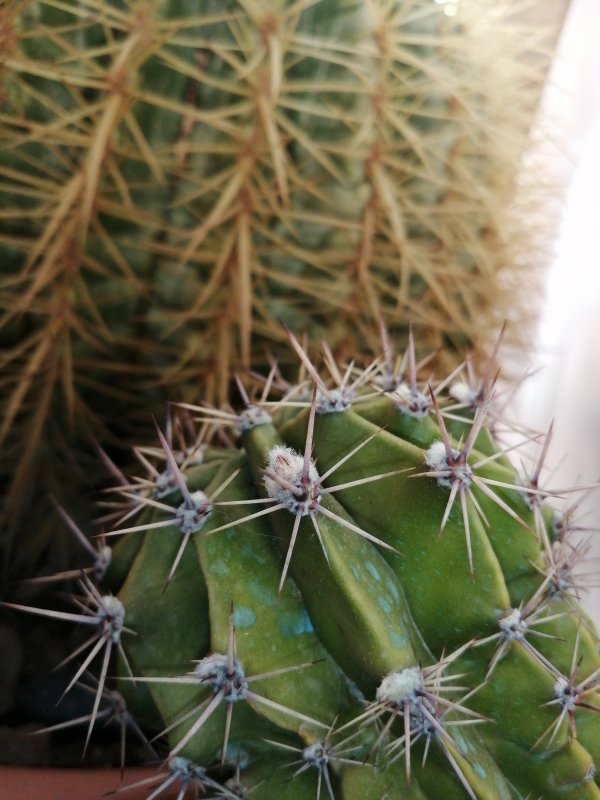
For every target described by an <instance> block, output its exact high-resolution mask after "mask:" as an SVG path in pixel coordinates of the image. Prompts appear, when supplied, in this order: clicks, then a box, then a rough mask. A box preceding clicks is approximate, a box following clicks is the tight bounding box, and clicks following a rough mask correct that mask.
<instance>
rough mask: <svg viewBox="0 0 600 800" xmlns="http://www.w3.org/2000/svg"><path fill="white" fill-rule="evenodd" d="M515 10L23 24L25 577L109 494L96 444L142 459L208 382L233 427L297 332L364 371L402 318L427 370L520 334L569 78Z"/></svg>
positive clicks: (17, 195) (10, 331)
mask: <svg viewBox="0 0 600 800" xmlns="http://www.w3.org/2000/svg"><path fill="white" fill-rule="evenodd" d="M513 6H514V4H513V3H512V2H511V3H509V2H507V1H506V0H503V2H499V0H461V2H460V7H459V8H458V13H457V14H456V16H455V17H451V16H449V15H448V14H446V13H444V12H445V11H446V10H449V6H447V5H444V4H440V3H435V2H433V0H394V2H388V0H370V2H362V0H361V2H355V0H318V2H317V1H314V2H313V0H310V2H303V1H302V0H301V1H300V2H297V1H295V0H294V2H292V1H291V0H277V2H271V1H269V2H266V0H260V1H259V2H247V1H246V0H243V1H241V2H235V0H227V2H225V0H220V2H218V3H213V2H209V1H208V0H200V1H199V2H196V1H194V2H191V0H136V1H135V2H130V3H123V2H120V0H119V1H118V0H85V1H84V0H65V2H55V0H19V1H18V2H9V3H6V4H2V8H0V112H1V113H0V151H1V154H0V250H1V255H2V264H3V270H4V272H5V273H6V274H7V276H8V278H7V280H5V281H3V282H2V283H1V284H0V346H1V348H0V349H1V350H2V353H1V354H0V371H1V372H2V374H3V379H2V387H3V389H4V391H3V395H2V401H1V404H0V416H1V417H2V422H1V424H0V446H1V447H2V454H3V455H2V461H1V462H0V482H1V483H2V486H3V490H4V488H5V489H6V499H5V500H3V502H2V504H1V510H0V520H1V521H2V522H4V521H6V522H7V526H6V534H4V536H6V540H7V541H2V542H0V545H2V549H3V552H2V554H3V556H4V558H3V559H2V561H3V562H4V563H5V564H6V565H7V566H8V565H10V566H12V567H13V570H12V571H13V577H14V576H15V575H16V574H22V572H23V566H22V565H21V564H18V563H17V566H14V562H15V561H16V562H18V561H19V560H20V559H23V560H24V561H26V562H27V563H28V564H31V563H32V562H34V561H35V560H36V559H38V558H40V556H41V555H42V553H43V550H44V548H47V546H48V542H49V537H48V535H46V536H45V537H44V536H42V535H40V534H39V533H38V536H37V539H38V540H37V541H35V542H34V541H33V540H34V534H33V533H32V532H33V531H37V532H40V531H47V530H48V527H49V525H48V523H49V521H53V519H54V518H53V517H52V515H51V514H49V513H48V509H47V506H46V505H44V500H45V498H46V497H47V496H48V495H49V494H53V495H55V496H57V497H59V498H60V499H61V502H63V504H66V505H69V506H70V507H73V505H74V503H75V502H76V501H77V499H78V498H79V497H81V496H82V494H83V492H82V490H81V486H82V484H85V485H86V488H89V487H90V486H94V480H93V478H94V477H96V476H97V473H94V471H93V468H92V467H93V463H94V458H92V459H90V458H89V451H90V449H91V445H90V440H91V436H92V435H93V436H94V437H95V438H97V439H98V440H100V441H101V442H103V443H104V444H114V443H115V441H119V442H120V441H123V440H124V439H126V440H127V441H128V442H133V441H135V440H136V436H138V437H140V438H143V436H144V431H146V432H147V431H148V427H147V420H149V419H150V415H149V411H150V410H151V408H153V409H154V412H155V413H160V409H162V407H163V405H164V401H165V399H167V398H168V399H169V400H172V399H185V398H187V399H189V398H190V397H191V396H192V393H195V392H196V391H197V387H198V385H199V383H201V384H202V386H203V393H204V396H205V397H206V398H207V399H208V398H210V399H211V400H213V401H215V400H217V399H218V400H219V402H223V401H224V400H225V399H227V397H228V391H229V380H230V376H231V372H232V370H235V369H239V368H241V367H242V368H248V367H249V366H251V365H254V366H255V365H256V363H257V362H260V363H264V361H265V350H266V349H267V348H268V349H269V350H270V351H271V352H275V351H276V350H278V349H279V351H280V352H281V349H282V344H284V337H283V336H282V333H281V327H280V325H279V320H281V319H283V320H284V321H285V322H286V323H287V324H288V325H289V326H290V327H291V328H293V329H296V330H301V329H304V328H305V327H308V326H310V328H311V330H312V331H313V332H314V334H315V335H323V336H326V337H327V339H328V341H329V343H330V345H331V346H332V347H334V348H336V349H337V350H338V352H339V351H342V350H343V349H344V348H345V347H347V348H348V349H349V351H350V352H352V353H353V354H354V353H355V352H358V351H359V350H360V348H362V347H364V346H365V345H366V346H367V348H368V347H372V346H373V344H374V340H373V338H374V337H373V331H374V326H373V320H374V319H376V318H377V315H378V314H379V313H380V312H381V313H383V314H384V316H385V317H386V319H388V321H389V322H390V324H395V325H398V319H406V318H407V317H408V316H410V317H411V318H412V319H413V322H414V323H415V324H416V325H419V327H420V330H421V331H422V334H423V342H425V337H427V345H428V346H429V347H431V349H432V350H433V349H434V348H435V347H436V346H438V345H439V344H440V343H441V342H448V341H451V342H453V343H454V344H458V346H459V349H460V350H461V352H462V347H463V345H464V344H465V343H466V342H471V343H478V342H480V341H481V331H482V330H485V329H486V328H489V327H495V325H496V324H500V323H501V322H502V321H503V320H504V319H505V318H507V317H510V318H511V319H512V320H515V321H516V322H518V323H519V324H515V325H514V326H513V327H512V328H511V334H510V335H511V336H512V335H513V334H514V335H516V334H517V333H520V332H522V331H523V330H524V325H522V324H521V323H523V321H524V319H525V317H526V316H527V315H528V312H529V308H530V304H529V303H527V302H526V301H524V302H519V301H518V300H517V299H516V293H515V291H514V288H515V284H516V283H518V284H519V285H521V283H522V280H523V275H524V274H525V273H526V274H527V275H528V277H530V276H531V269H530V267H532V266H534V265H535V263H536V255H535V248H534V247H533V246H532V231H531V225H530V223H529V221H528V220H529V219H530V218H529V216H528V215H518V214H517V215H514V214H512V213H511V203H512V201H513V199H514V195H515V176H516V174H517V171H518V169H519V167H520V164H521V162H522V157H523V153H524V150H525V149H526V147H527V142H528V139H527V137H528V131H529V129H530V125H531V119H532V115H533V113H534V109H535V107H536V100H537V96H538V92H539V88H540V85H541V81H542V75H543V68H542V69H539V70H538V68H537V65H538V64H540V62H543V64H544V65H545V64H546V63H547V55H544V56H540V53H539V49H540V45H539V41H540V39H541V38H542V37H541V35H540V33H539V32H538V31H537V30H534V31H531V30H530V31H526V30H525V31H524V30H520V29H519V28H518V26H517V25H514V24H513V22H512V20H511V15H512V14H513V12H514V7H513ZM455 10H457V9H455ZM532 53H534V54H537V55H538V56H540V58H536V59H534V60H533V61H532V60H531V59H530V58H529V56H530V55H531V54H532ZM507 108H510V110H511V113H510V114H507V113H506V109H507ZM535 181H536V184H538V185H539V175H538V174H537V173H536V175H535ZM527 202H528V203H529V204H533V199H532V197H531V196H530V195H529V194H528V200H527ZM402 327H403V326H400V325H398V332H399V331H400V330H402ZM404 330H405V327H404ZM369 340H370V341H369ZM66 450H68V452H69V457H68V458H64V457H62V456H61V457H60V458H57V455H56V454H57V453H61V454H63V453H64V452H65V451H66ZM90 476H92V478H90ZM38 487H42V491H41V492H40V493H39V494H36V493H35V492H36V488H38ZM69 487H70V488H71V489H72V491H71V495H67V488H69ZM40 496H41V499H40ZM32 509H35V510H36V511H37V512H38V513H37V515H36V516H35V517H34V518H33V519H32V517H31V512H32ZM21 530H27V532H28V533H27V539H28V545H29V546H28V547H27V548H26V547H25V546H24V543H23V537H21V536H20V535H19V534H20V531H21ZM50 530H51V531H52V533H53V532H54V530H55V526H52V527H51V528H50ZM16 542H19V546H16Z"/></svg>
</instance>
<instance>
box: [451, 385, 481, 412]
mask: <svg viewBox="0 0 600 800" xmlns="http://www.w3.org/2000/svg"><path fill="white" fill-rule="evenodd" d="M449 394H450V396H451V397H454V399H455V400H458V402H459V403H464V404H465V405H468V406H472V405H474V404H475V402H476V400H477V394H478V392H477V390H475V389H471V387H470V386H469V385H468V384H467V383H464V382H463V381H458V382H457V383H454V384H452V386H451V387H450V390H449Z"/></svg>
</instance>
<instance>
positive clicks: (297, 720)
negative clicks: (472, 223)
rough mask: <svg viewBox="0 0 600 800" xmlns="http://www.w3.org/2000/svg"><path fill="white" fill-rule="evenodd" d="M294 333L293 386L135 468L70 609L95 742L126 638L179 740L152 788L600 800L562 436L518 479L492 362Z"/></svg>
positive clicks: (160, 715) (141, 698)
mask: <svg viewBox="0 0 600 800" xmlns="http://www.w3.org/2000/svg"><path fill="white" fill-rule="evenodd" d="M291 340H292V344H293V346H294V349H295V350H296V352H297V354H298V355H299V357H300V360H301V377H300V381H299V382H298V383H297V384H289V383H287V382H286V381H285V380H284V379H283V378H282V377H281V375H280V374H279V373H278V370H277V367H276V366H274V367H273V368H272V370H271V372H270V373H269V376H268V377H267V378H266V379H265V381H264V384H263V386H262V388H260V386H257V391H260V394H255V395H253V397H254V398H255V399H250V398H249V397H248V396H247V395H246V394H245V392H244V390H243V388H241V387H240V389H241V393H242V399H243V401H244V403H243V407H242V408H241V410H237V411H234V410H231V409H221V410H218V409H214V408H212V407H210V406H208V405H206V406H197V407H195V408H194V409H192V413H194V414H195V415H196V416H197V417H198V418H199V420H200V421H201V422H202V436H201V438H200V439H196V440H195V441H194V443H193V444H192V445H189V446H186V445H185V444H184V437H183V433H182V432H181V431H180V433H179V434H177V428H176V427H175V428H171V429H170V430H169V431H167V435H166V436H165V435H163V434H162V433H160V432H159V438H160V443H161V448H160V449H159V450H158V451H156V452H155V453H154V454H152V452H151V451H144V452H143V453H141V454H140V456H141V459H142V461H143V463H144V464H145V465H146V467H147V470H148V474H147V476H145V477H143V478H138V479H135V480H134V481H132V482H131V483H129V484H127V483H123V484H122V485H120V486H119V487H118V489H117V492H118V495H119V496H120V497H121V499H122V501H123V506H122V507H121V508H118V509H116V510H115V509H114V507H113V508H112V510H111V514H113V515H116V517H117V518H119V519H120V520H121V522H120V523H119V524H116V525H115V526H114V528H115V529H114V531H108V532H107V533H106V536H107V537H110V536H113V535H115V536H116V535H118V536H119V537H120V538H119V540H118V542H117V544H116V546H115V547H114V549H113V558H112V563H111V565H110V567H109V568H108V571H107V572H106V574H105V575H104V577H103V578H102V582H101V584H100V588H96V586H95V585H94V584H93V582H92V581H91V580H90V579H88V578H85V579H83V581H82V587H83V589H84V591H85V595H86V597H85V598H84V600H83V605H82V604H81V602H79V603H78V605H79V612H78V613H77V614H69V613H65V612H63V614H62V618H63V619H65V620H67V621H69V620H74V621H76V620H77V621H83V622H84V623H86V624H88V625H90V626H92V625H93V626H95V627H96V629H97V633H96V634H95V635H94V636H93V637H92V639H90V640H89V641H88V643H87V646H88V648H90V650H89V655H88V657H87V658H86V659H85V660H84V661H83V663H82V664H81V666H80V667H79V669H78V670H77V672H76V675H75V677H74V678H73V681H72V683H73V682H74V681H75V680H77V679H78V678H79V677H80V676H81V675H82V674H83V671H84V670H85V669H86V668H87V666H88V665H89V663H90V662H91V661H92V659H94V658H95V659H97V660H98V662H99V663H100V667H99V671H100V681H99V688H98V691H97V694H96V701H95V706H94V709H93V711H92V713H91V714H90V715H89V717H87V718H86V721H87V722H88V733H87V739H88V740H89V737H90V735H91V734H92V731H93V726H94V722H95V717H96V715H97V714H98V713H99V709H102V707H101V706H100V696H101V691H102V689H103V688H104V684H105V682H106V681H107V680H108V678H107V676H108V675H109V674H111V672H112V670H111V668H110V667H109V664H110V663H111V658H112V656H111V653H112V652H114V651H115V650H117V649H118V650H119V651H120V653H121V657H120V658H118V659H117V660H116V662H115V663H118V670H119V672H120V674H121V680H120V683H119V689H120V691H121V692H122V693H123V694H124V695H125V696H126V698H127V700H128V703H129V707H130V709H131V710H132V711H135V713H136V714H137V715H138V717H139V719H141V720H143V721H144V723H145V724H146V725H147V726H148V729H149V730H152V729H154V730H158V731H163V732H164V733H166V734H167V736H168V742H169V757H168V761H167V762H165V769H164V770H163V771H162V772H160V773H157V775H156V776H151V777H150V778H148V780H147V783H148V785H149V786H151V787H152V794H151V795H150V796H151V797H153V798H154V797H157V796H159V794H160V793H161V792H162V791H166V790H167V788H168V787H169V786H171V785H172V784H175V783H177V784H178V785H179V786H180V791H181V794H180V795H179V797H183V794H184V793H185V791H186V789H187V788H188V787H191V786H195V787H196V790H203V791H205V792H206V795H207V796H209V797H228V798H242V797H250V798H253V800H254V798H256V799H257V800H259V799H260V800H262V799H263V798H265V800H270V799H271V798H273V799H274V798H280V797H286V798H292V799H293V800H296V798H298V799H302V800H303V798H314V797H315V796H316V797H317V798H320V797H328V798H340V799H342V798H343V799H344V800H358V799H359V798H364V799H366V800H371V798H372V799H373V800H380V798H383V797H390V798H392V797H393V798H409V799H410V800H425V798H431V800H434V799H435V800H437V799H438V798H441V797H443V798H448V799H449V800H452V799H453V798H457V800H458V799H459V798H471V799H472V800H517V798H527V797H529V798H538V797H543V798H544V800H565V799H567V800H588V799H589V800H592V798H600V787H599V785H598V781H597V779H596V776H595V772H594V765H595V764H597V763H598V762H599V759H600V715H599V714H598V713H597V712H598V711H599V710H600V696H599V694H600V692H598V691H597V690H598V689H599V688H600V657H599V655H598V646H597V644H598V642H597V636H596V633H595V631H594V629H593V627H592V625H591V623H590V621H589V620H588V619H587V618H586V616H585V614H584V613H583V612H582V611H581V609H580V608H579V605H578V602H577V598H578V596H579V593H580V588H581V587H580V586H578V585H577V582H576V581H574V579H573V569H574V568H575V567H576V561H577V558H578V557H579V555H580V549H579V548H578V546H576V544H575V543H574V542H573V541H571V537H570V535H569V529H570V527H571V512H569V514H567V515H566V516H563V517H561V516H560V515H559V514H558V512H555V511H553V509H552V506H551V503H550V502H549V501H551V499H552V492H550V491H549V490H546V489H544V488H543V487H542V486H541V484H540V472H541V468H542V462H543V459H544V456H545V447H542V453H541V456H540V459H539V461H538V463H537V464H536V466H535V468H534V471H533V473H532V476H531V477H530V478H527V477H519V476H518V475H517V473H516V472H515V470H514V469H513V467H512V466H511V465H510V462H509V460H508V459H507V457H506V455H505V453H504V452H503V451H502V449H500V448H498V447H497V446H496V445H494V443H493V439H492V437H491V436H490V433H489V429H488V427H487V426H488V424H489V422H490V420H492V419H493V395H494V381H493V380H492V379H491V378H490V377H489V375H488V377H487V378H485V379H484V380H483V381H482V383H481V385H479V386H472V385H471V386H469V385H468V384H465V383H462V382H461V381H460V380H459V379H460V375H457V374H455V376H454V380H455V383H454V384H450V382H449V381H448V380H446V381H443V382H441V383H440V382H435V383H433V384H432V387H433V388H432V387H431V386H429V387H428V388H427V389H426V388H425V387H421V386H420V385H419V384H418V383H417V372H416V366H415V359H414V352H412V350H410V349H409V351H408V353H407V356H406V358H405V359H404V360H403V361H402V362H400V363H399V364H396V363H395V362H394V359H393V357H392V355H391V352H390V347H389V344H388V343H387V342H386V344H385V347H384V353H383V354H382V356H381V357H380V358H378V359H377V360H375V361H374V362H373V363H372V364H371V365H370V366H368V367H366V368H365V369H363V370H358V369H356V368H355V366H354V365H353V364H352V363H351V364H350V365H348V366H345V367H341V366H340V365H339V362H336V361H335V360H333V358H332V356H331V353H330V352H329V351H326V358H325V362H326V365H327V370H326V371H325V372H324V373H319V372H318V371H317V369H316V368H315V366H314V365H313V363H312V362H311V361H310V360H309V358H308V356H307V355H306V353H305V352H304V350H303V349H302V347H301V346H300V344H299V343H298V342H297V341H296V340H295V339H294V337H293V336H292V337H291ZM488 372H489V371H488ZM449 384H450V385H449ZM457 396H459V397H460V398H461V399H460V401H458V402H457V401H456V399H455V398H456V397H457ZM273 398H275V399H273ZM234 439H235V440H236V442H235V443H234V441H233V440H234ZM228 440H231V444H228V443H227V442H228ZM218 441H221V442H223V443H224V444H216V442H218ZM161 453H162V456H161ZM123 481H125V479H124V478H123ZM561 494H564V491H563V492H561ZM113 506H114V504H113ZM102 563H103V564H105V563H106V558H105V557H104V561H103V562H102ZM17 608H19V609H21V610H25V611H30V612H34V613H38V614H42V615H46V616H57V614H56V612H52V611H49V610H46V609H34V608H30V607H26V606H17ZM59 618H60V616H59ZM124 626H127V627H124ZM134 634H135V635H134ZM79 652H82V651H81V649H80V651H79ZM101 654H102V655H101ZM82 657H83V655H82ZM134 687H135V688H134Z"/></svg>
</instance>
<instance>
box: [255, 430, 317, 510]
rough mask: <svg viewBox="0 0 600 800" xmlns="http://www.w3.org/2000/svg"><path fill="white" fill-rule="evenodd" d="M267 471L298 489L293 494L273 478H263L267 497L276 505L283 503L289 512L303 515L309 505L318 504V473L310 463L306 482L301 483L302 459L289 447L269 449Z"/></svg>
mask: <svg viewBox="0 0 600 800" xmlns="http://www.w3.org/2000/svg"><path fill="white" fill-rule="evenodd" d="M267 471H268V472H270V473H272V474H273V475H276V476H277V477H278V478H281V480H282V482H285V483H287V484H291V485H292V486H294V487H296V488H297V489H298V492H297V493H296V492H293V491H292V490H291V489H289V488H287V487H286V486H282V484H281V483H279V482H278V481H277V480H275V478H271V477H270V476H269V475H267V476H265V488H266V490H267V494H268V495H269V497H271V498H272V499H273V500H276V501H277V502H278V503H283V504H284V505H285V506H286V508H289V510H290V511H293V512H294V513H296V511H298V510H300V511H301V512H302V513H303V514H305V513H308V511H309V510H310V509H309V506H310V505H311V503H314V502H318V489H317V487H318V484H319V473H318V472H317V469H316V467H315V465H314V464H313V463H312V461H311V463H310V467H309V470H308V481H306V479H304V481H303V479H302V474H303V471H304V458H303V457H302V456H301V455H300V453H297V452H296V451H295V450H292V448H291V447H286V446H285V445H275V447H273V448H271V451H270V453H269V461H268V463H267Z"/></svg>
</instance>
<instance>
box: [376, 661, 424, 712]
mask: <svg viewBox="0 0 600 800" xmlns="http://www.w3.org/2000/svg"><path fill="white" fill-rule="evenodd" d="M422 688H423V676H422V674H421V670H420V669H419V667H407V668H406V669H403V670H400V671H399V672H390V673H389V674H388V675H386V676H385V678H384V679H383V680H382V681H381V683H380V685H379V688H378V689H377V694H376V698H377V701H378V702H379V703H389V704H393V705H402V703H404V701H405V700H411V701H414V700H415V699H416V692H417V691H418V690H419V689H422Z"/></svg>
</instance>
